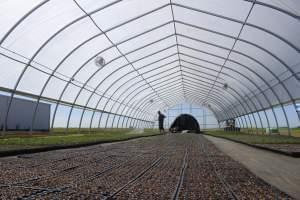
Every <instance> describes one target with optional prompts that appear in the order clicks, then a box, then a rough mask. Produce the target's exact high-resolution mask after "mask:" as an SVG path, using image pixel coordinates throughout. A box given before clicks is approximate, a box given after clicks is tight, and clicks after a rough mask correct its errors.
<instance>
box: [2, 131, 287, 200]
mask: <svg viewBox="0 0 300 200" xmlns="http://www.w3.org/2000/svg"><path fill="white" fill-rule="evenodd" d="M0 199H139V200H140V199H147V200H150V199H205V200H206V199H291V198H290V197H289V196H287V195H286V194H284V193H282V192H280V191H279V190H278V189H276V188H274V187H272V186H271V185H269V184H267V183H265V182H264V181H262V180H261V179H259V178H257V177H256V176H255V175H253V174H252V173H251V172H249V171H248V170H247V169H246V168H245V167H243V166H242V165H241V164H239V163H238V162H236V161H234V160H232V159H231V158H230V157H229V156H227V155H225V154H224V153H222V152H221V151H220V150H218V149H217V148H216V147H215V146H214V145H213V144H212V143H211V142H210V141H208V140H207V139H205V138H204V137H203V136H201V135H196V134H180V135H177V134H176V135H164V136H156V137H151V138H143V139H138V140H132V141H128V142H122V143H116V144H111V145H96V146H90V147H85V148H77V149H69V150H58V151H51V152H44V153H37V154H30V155H24V156H18V157H9V158H1V159H0Z"/></svg>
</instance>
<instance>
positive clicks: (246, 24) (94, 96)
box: [0, 0, 300, 121]
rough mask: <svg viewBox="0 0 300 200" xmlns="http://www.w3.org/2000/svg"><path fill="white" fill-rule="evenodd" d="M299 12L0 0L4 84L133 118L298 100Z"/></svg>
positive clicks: (267, 3) (275, 1)
mask: <svg viewBox="0 0 300 200" xmlns="http://www.w3.org/2000/svg"><path fill="white" fill-rule="evenodd" d="M299 13H300V1H299V0H259V1H255V0H226V1H224V0H201V1H199V0H124V1H120V0H102V1H99V0H44V1H42V0H26V1H21V0H1V1H0V27H1V28H0V45H1V48H0V70H1V71H0V72H1V73H0V90H1V91H5V92H9V93H10V94H11V96H12V97H13V96H15V95H24V96H26V95H27V96H30V97H32V98H35V99H37V101H38V102H39V101H41V100H44V101H52V102H55V103H57V104H62V103H63V104H64V105H69V106H79V107H83V108H88V109H90V110H101V111H105V112H107V113H114V114H118V115H120V116H133V117H141V116H142V114H141V113H144V114H146V115H149V116H152V115H153V116H154V114H155V113H156V111H157V110H160V109H164V108H166V107H171V106H174V105H176V104H178V103H181V102H188V103H191V104H198V105H204V106H206V107H208V108H209V109H211V110H212V112H213V113H214V114H215V115H216V117H217V118H218V120H219V121H222V120H225V119H228V118H232V117H237V116H241V115H245V114H248V113H253V112H256V111H261V110H266V109H269V108H271V107H273V106H275V105H281V106H282V104H284V103H294V104H295V102H296V100H299V99H300V90H299V88H300V83H299V78H300V56H299V52H300V51H299V49H300V37H299V36H300V17H299ZM97 56H101V57H103V58H104V59H105V61H106V64H105V66H104V67H98V66H97V65H95V62H94V60H95V58H96V57H97ZM224 84H225V85H227V86H226V87H224ZM1 117H2V116H1Z"/></svg>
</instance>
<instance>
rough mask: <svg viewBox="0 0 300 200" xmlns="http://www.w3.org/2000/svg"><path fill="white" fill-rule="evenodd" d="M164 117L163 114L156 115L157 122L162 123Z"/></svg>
mask: <svg viewBox="0 0 300 200" xmlns="http://www.w3.org/2000/svg"><path fill="white" fill-rule="evenodd" d="M165 117H166V116H164V115H163V114H161V113H160V114H159V115H158V121H160V122H162V121H164V118H165Z"/></svg>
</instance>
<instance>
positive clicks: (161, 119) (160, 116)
mask: <svg viewBox="0 0 300 200" xmlns="http://www.w3.org/2000/svg"><path fill="white" fill-rule="evenodd" d="M165 118H166V116H165V115H163V114H162V113H161V112H160V111H158V128H159V133H162V134H164V133H165V129H164V119H165Z"/></svg>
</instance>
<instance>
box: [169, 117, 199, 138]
mask: <svg viewBox="0 0 300 200" xmlns="http://www.w3.org/2000/svg"><path fill="white" fill-rule="evenodd" d="M170 131H171V132H182V131H188V132H193V133H199V132H200V126H199V124H198V122H197V120H196V119H195V118H194V117H193V116H192V115H189V114H181V115H179V116H178V117H177V118H176V119H175V121H174V122H173V123H172V125H171V127H170Z"/></svg>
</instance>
